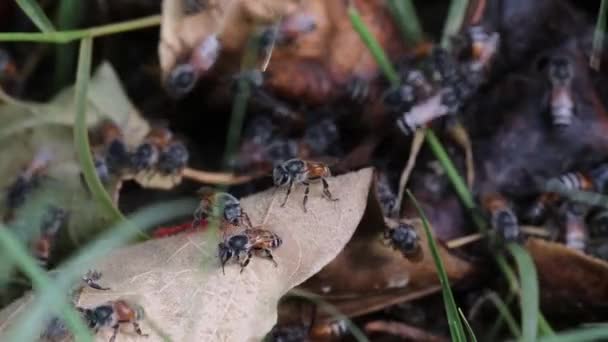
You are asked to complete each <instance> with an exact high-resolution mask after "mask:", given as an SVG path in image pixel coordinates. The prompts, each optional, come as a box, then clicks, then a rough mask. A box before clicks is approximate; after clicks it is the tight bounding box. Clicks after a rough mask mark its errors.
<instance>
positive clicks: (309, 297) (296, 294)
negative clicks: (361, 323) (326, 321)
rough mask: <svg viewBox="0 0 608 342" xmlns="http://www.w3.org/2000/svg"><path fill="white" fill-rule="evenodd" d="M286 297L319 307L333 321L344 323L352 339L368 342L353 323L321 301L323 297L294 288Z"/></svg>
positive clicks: (330, 305) (333, 307)
mask: <svg viewBox="0 0 608 342" xmlns="http://www.w3.org/2000/svg"><path fill="white" fill-rule="evenodd" d="M287 296H293V297H301V298H304V299H306V300H309V301H311V302H313V303H315V304H316V305H317V306H319V308H320V309H321V310H323V311H325V312H327V313H328V314H330V315H332V317H333V318H334V319H336V320H337V321H338V320H340V321H344V322H345V323H346V328H347V329H348V331H349V332H350V333H351V334H352V335H353V338H354V339H355V340H356V341H358V342H368V341H369V339H368V338H367V336H365V334H364V333H363V331H361V329H359V327H357V326H356V325H355V323H353V321H351V320H350V319H349V318H348V317H347V316H346V315H344V314H343V313H341V312H340V311H339V310H338V309H337V308H336V307H335V306H333V305H332V304H331V303H329V302H327V301H326V300H324V299H323V297H321V296H319V295H317V294H315V293H312V292H309V291H306V290H303V289H298V288H294V289H291V290H290V291H289V292H288V293H287Z"/></svg>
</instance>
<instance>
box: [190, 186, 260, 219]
mask: <svg viewBox="0 0 608 342" xmlns="http://www.w3.org/2000/svg"><path fill="white" fill-rule="evenodd" d="M197 193H198V194H199V195H200V196H201V202H200V204H199V206H198V208H197V209H196V211H195V212H194V221H193V222H192V226H193V227H197V226H198V225H199V224H200V223H201V221H202V220H203V219H207V218H208V217H210V216H211V217H212V216H213V215H214V211H216V210H221V211H222V212H223V213H222V214H221V218H222V219H223V220H224V221H225V222H228V223H230V224H232V225H234V226H241V225H242V224H243V221H244V223H245V224H246V225H247V227H248V228H252V227H253V226H252V225H251V220H250V219H249V215H247V213H246V212H245V211H243V208H242V207H241V202H240V201H239V200H238V199H237V198H236V197H234V196H232V195H231V194H229V193H227V192H216V191H214V190H213V189H211V188H207V187H204V188H201V189H200V190H199V191H198V192H197ZM218 214H219V213H218Z"/></svg>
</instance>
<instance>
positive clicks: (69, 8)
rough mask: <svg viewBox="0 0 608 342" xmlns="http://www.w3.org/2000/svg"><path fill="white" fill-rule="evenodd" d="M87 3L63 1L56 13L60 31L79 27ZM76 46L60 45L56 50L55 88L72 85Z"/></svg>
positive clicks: (75, 0) (72, 0)
mask: <svg viewBox="0 0 608 342" xmlns="http://www.w3.org/2000/svg"><path fill="white" fill-rule="evenodd" d="M85 6H86V2H84V1H81V0H61V1H60V3H59V8H58V9H57V11H56V15H55V23H56V24H57V28H58V29H59V30H72V29H74V28H76V27H78V24H79V23H80V20H81V14H80V13H84V10H86V7H85ZM75 51H76V45H75V44H66V45H59V46H57V47H56V48H55V70H54V75H53V76H54V79H53V88H55V89H61V88H63V87H64V86H65V85H67V84H69V83H72V80H71V77H73V74H74V72H73V67H74V64H75V55H76V54H75Z"/></svg>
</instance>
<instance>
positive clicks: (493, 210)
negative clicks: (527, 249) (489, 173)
mask: <svg viewBox="0 0 608 342" xmlns="http://www.w3.org/2000/svg"><path fill="white" fill-rule="evenodd" d="M481 204H482V206H483V208H484V209H485V210H487V211H488V212H489V214H490V223H491V225H492V228H494V229H495V230H496V231H497V232H498V233H499V234H500V236H501V237H502V238H503V239H504V240H505V241H507V242H514V241H518V240H519V237H520V229H519V223H518V221H517V216H516V215H515V213H514V212H513V210H512V209H511V207H510V206H509V204H508V203H507V200H506V199H505V198H504V197H503V196H502V195H500V194H498V193H490V194H486V195H484V196H482V201H481Z"/></svg>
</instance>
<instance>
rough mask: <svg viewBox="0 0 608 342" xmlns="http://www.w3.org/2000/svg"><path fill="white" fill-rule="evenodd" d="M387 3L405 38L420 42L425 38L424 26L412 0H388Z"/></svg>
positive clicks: (414, 42)
mask: <svg viewBox="0 0 608 342" xmlns="http://www.w3.org/2000/svg"><path fill="white" fill-rule="evenodd" d="M387 5H388V7H389V9H390V10H391V14H392V15H393V18H394V19H395V21H396V22H397V25H398V26H399V29H400V30H401V34H402V35H403V38H405V40H406V41H407V42H408V43H411V44H414V45H415V44H418V43H420V42H422V40H423V33H422V27H421V26H420V21H419V20H418V14H417V13H416V7H415V6H414V3H413V1H412V0H388V2H387Z"/></svg>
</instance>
